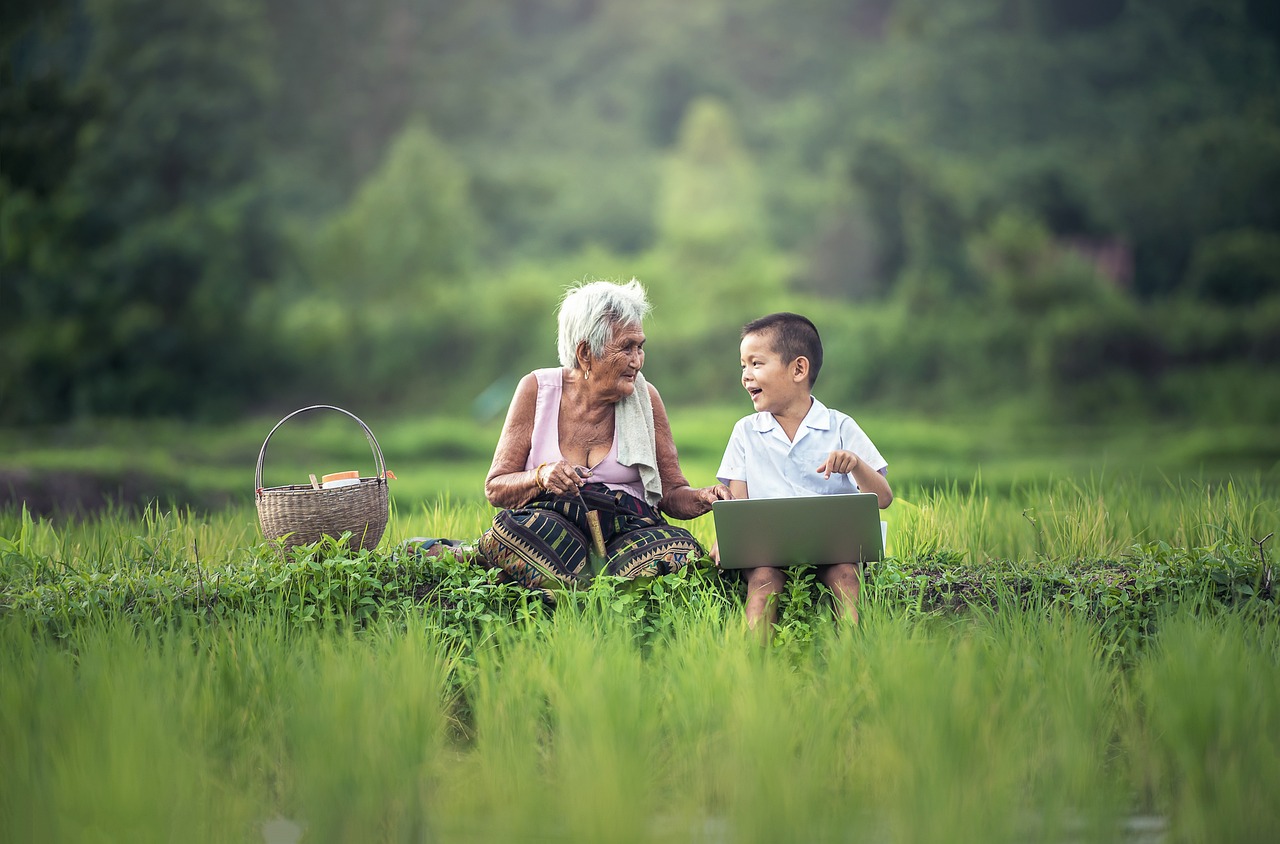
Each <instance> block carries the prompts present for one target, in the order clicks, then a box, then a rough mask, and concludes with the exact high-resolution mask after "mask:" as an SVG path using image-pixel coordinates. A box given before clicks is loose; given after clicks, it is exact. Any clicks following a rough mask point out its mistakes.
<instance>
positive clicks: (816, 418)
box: [755, 396, 831, 434]
mask: <svg viewBox="0 0 1280 844" xmlns="http://www.w3.org/2000/svg"><path fill="white" fill-rule="evenodd" d="M809 398H810V399H811V403H810V405H809V412H808V413H806V414H805V415H804V419H803V420H801V422H800V427H801V428H812V429H814V430H816V431H827V430H830V429H831V414H830V413H828V412H827V406H826V405H825V404H823V403H822V402H820V401H818V397H817V396H810V397H809ZM777 427H778V420H777V419H774V418H773V414H772V413H768V412H765V413H757V414H756V419H755V429H756V431H758V432H760V433H761V434H764V433H767V432H769V431H772V430H773V429H774V428H777Z"/></svg>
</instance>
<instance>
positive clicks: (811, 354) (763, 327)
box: [742, 311, 822, 389]
mask: <svg viewBox="0 0 1280 844" xmlns="http://www.w3.org/2000/svg"><path fill="white" fill-rule="evenodd" d="M748 334H770V335H772V337H773V350H774V351H775V352H777V353H778V354H780V355H782V360H783V361H784V362H785V363H790V362H791V361H793V360H795V359H796V358H798V357H805V358H808V359H809V388H810V389H812V388H813V385H814V382H815V381H817V380H818V370H820V369H822V338H821V337H819V336H818V328H817V326H815V325H814V324H813V323H812V322H810V321H809V320H808V319H807V318H805V317H802V316H800V314H793V313H788V312H785V311H784V312H782V313H777V314H769V315H768V316H762V317H760V318H759V319H754V320H752V321H751V322H749V323H747V324H746V325H744V326H742V336H743V337H746V336H747V335H748Z"/></svg>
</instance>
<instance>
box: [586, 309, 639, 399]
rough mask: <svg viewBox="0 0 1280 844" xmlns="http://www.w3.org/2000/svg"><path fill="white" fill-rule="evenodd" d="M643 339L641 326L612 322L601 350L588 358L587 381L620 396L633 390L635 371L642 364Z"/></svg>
mask: <svg viewBox="0 0 1280 844" xmlns="http://www.w3.org/2000/svg"><path fill="white" fill-rule="evenodd" d="M644 341H645V336H644V330H643V329H641V327H640V326H639V325H638V324H635V323H631V324H629V325H617V326H614V329H613V336H612V337H610V338H609V342H607V343H605V344H604V354H602V355H601V356H600V357H598V358H596V359H595V360H594V361H593V362H592V366H591V383H592V384H598V385H599V389H605V390H611V391H612V392H616V393H617V394H618V395H619V396H620V397H625V396H629V395H631V394H632V393H633V392H635V389H636V375H638V374H639V373H640V370H641V368H642V367H643V366H644Z"/></svg>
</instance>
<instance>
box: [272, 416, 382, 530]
mask: <svg viewBox="0 0 1280 844" xmlns="http://www.w3.org/2000/svg"><path fill="white" fill-rule="evenodd" d="M310 410H336V411H337V412H339V413H343V414H346V415H347V416H350V417H351V418H352V419H355V421H356V422H358V423H359V424H360V427H361V428H364V435H365V437H367V438H368V440H369V445H370V446H371V447H372V448H373V454H374V456H375V457H376V458H377V461H378V474H377V475H376V476H375V477H371V478H363V477H362V478H360V482H359V483H357V484H352V485H350V486H340V487H333V488H331V489H316V488H315V487H313V486H311V485H309V484H294V485H292V486H275V487H270V488H269V489H263V487H262V462H263V460H264V459H265V458H266V456H267V443H269V442H271V437H272V436H273V435H274V434H275V432H276V431H278V430H279V429H280V426H281V425H283V424H284V423H286V422H288V421H289V420H290V419H292V418H293V417H295V416H297V415H298V414H300V413H306V412H307V411H310ZM253 488H254V490H255V491H256V495H255V497H256V499H257V503H258V521H259V522H260V523H261V524H262V534H263V535H264V536H265V537H266V538H267V539H271V540H281V542H282V544H283V545H284V547H285V548H292V547H294V546H295V545H308V544H310V543H312V542H316V541H318V540H319V539H320V537H322V536H332V537H335V538H336V537H340V536H342V534H343V533H345V532H347V531H350V532H351V542H352V544H353V545H357V544H358V547H360V548H365V549H368V550H372V549H374V548H376V547H377V545H378V542H379V541H380V540H381V539H382V532H383V531H384V530H386V529H387V517H388V515H389V513H390V506H389V503H388V495H387V466H386V463H385V462H384V461H383V459H382V449H381V448H379V446H378V441H377V440H376V439H374V437H373V432H372V431H370V430H369V426H368V425H366V424H364V422H362V421H361V420H360V419H359V417H357V416H356V415H355V414H353V413H350V412H348V411H346V410H343V409H342V408H340V407H333V406H332V405H327V404H317V405H312V406H311V407H304V408H302V409H300V410H295V411H294V412H293V413H290V414H289V415H288V416H286V417H285V418H283V419H281V420H280V421H279V422H277V423H276V426H275V427H274V428H272V429H271V433H270V434H267V438H266V439H265V440H264V441H263V443H262V450H261V451H259V452H258V470H257V472H256V474H255V475H254V484H253Z"/></svg>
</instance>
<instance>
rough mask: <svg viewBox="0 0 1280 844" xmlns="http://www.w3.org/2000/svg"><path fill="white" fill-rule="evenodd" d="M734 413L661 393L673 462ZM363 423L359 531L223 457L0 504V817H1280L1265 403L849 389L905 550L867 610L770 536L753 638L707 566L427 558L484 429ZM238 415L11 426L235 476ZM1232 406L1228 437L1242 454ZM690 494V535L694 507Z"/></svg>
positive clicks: (223, 836) (360, 831)
mask: <svg viewBox="0 0 1280 844" xmlns="http://www.w3.org/2000/svg"><path fill="white" fill-rule="evenodd" d="M733 418H736V412H735V411H733V410H732V409H721V410H720V411H716V412H712V411H708V412H706V413H705V414H701V415H698V414H691V415H686V416H678V417H677V418H676V419H675V420H673V424H675V425H676V434H677V438H678V441H681V440H683V442H687V443H688V444H689V445H688V447H687V448H686V447H685V446H684V445H683V442H682V446H681V448H682V459H683V462H684V465H685V469H686V471H687V472H688V473H689V475H690V477H691V479H692V480H694V481H695V482H705V481H707V480H709V478H707V477H706V473H708V472H713V471H714V464H715V463H717V462H718V460H719V452H718V449H719V447H720V445H719V443H718V441H717V437H718V436H719V433H718V432H720V431H722V430H723V429H724V428H725V424H726V422H725V420H726V419H727V420H728V421H729V422H732V419H733ZM342 421H343V420H341V419H335V420H317V424H316V426H315V429H314V431H310V430H308V432H307V433H306V435H305V436H302V437H300V438H299V440H298V441H297V442H294V443H286V442H285V441H282V442H281V443H280V444H279V446H280V447H279V450H278V452H277V451H276V442H275V440H273V441H272V451H271V452H270V453H271V455H272V456H273V458H274V457H275V456H276V455H278V457H279V461H280V465H279V467H278V472H279V475H278V476H277V478H276V480H275V481H273V480H272V479H271V477H270V476H268V483H272V482H280V483H284V482H289V481H292V480H296V477H295V475H296V473H297V472H299V471H302V470H308V471H316V472H321V471H329V470H330V469H338V468H345V467H346V466H347V464H348V462H349V461H352V460H359V459H361V449H364V450H365V451H364V459H369V458H368V451H367V446H366V445H365V443H364V440H363V437H361V436H360V435H359V432H358V431H357V430H354V428H353V426H352V425H351V423H348V424H347V425H346V426H344V425H343V424H341V423H342ZM366 421H368V422H370V424H371V425H372V426H373V427H374V429H375V431H377V433H378V435H379V437H380V442H381V444H382V447H383V450H384V452H386V453H387V454H388V465H389V466H390V468H392V469H393V470H395V471H396V472H397V474H398V475H400V476H401V478H402V479H403V480H402V481H400V482H395V485H393V487H392V490H393V493H392V495H393V500H392V504H393V508H392V512H391V516H390V521H389V524H388V527H387V532H386V536H385V538H384V540H383V544H382V545H381V546H380V547H379V549H377V550H376V551H374V552H360V553H352V552H350V551H348V550H346V549H343V548H340V547H337V546H336V545H334V544H333V543H325V544H322V545H321V546H320V547H319V548H317V549H314V550H313V551H312V550H304V551H302V552H300V553H297V554H294V555H291V556H288V557H282V556H280V555H278V554H277V553H276V552H275V551H274V550H273V549H272V548H271V547H270V546H268V545H266V544H264V543H263V542H262V540H261V535H260V533H259V530H258V526H257V521H256V514H255V512H254V510H253V507H252V504H251V499H250V496H249V494H248V493H247V491H243V490H242V491H241V492H237V493H235V494H234V495H233V496H231V498H230V499H229V500H230V502H231V503H230V505H229V506H225V507H218V508H213V509H203V508H192V509H186V508H177V509H173V508H169V507H165V506H151V507H148V508H144V509H133V508H128V507H125V508H118V507H116V508H108V509H106V510H105V511H103V512H101V513H98V514H96V515H82V516H78V517H71V516H69V515H66V514H63V515H58V516H55V517H52V518H44V517H32V515H31V514H30V513H25V512H23V510H22V509H21V507H20V506H14V505H9V506H4V507H0V676H2V677H4V678H5V680H4V682H3V683H0V753H2V754H3V759H4V760H5V764H4V765H3V766H0V829H4V830H5V832H6V837H8V838H12V839H13V840H59V841H98V840H131V841H132V840H137V841H148V840H166V841H167V840H175V839H181V840H192V841H202V840H207V841H229V840H230V841H246V840H248V841H257V840H263V829H264V825H265V824H268V823H273V822H274V823H275V824H277V825H279V826H281V827H283V828H284V829H285V831H286V833H287V832H289V831H290V830H292V831H293V832H297V831H298V830H299V829H300V830H302V832H303V835H304V837H303V840H304V841H306V842H315V841H321V842H323V841H352V840H369V841H407V840H414V841H419V840H442V841H459V842H471V841H474V842H487V841H492V840H515V841H521V840H549V839H550V840H564V841H592V842H594V841H600V840H611V841H612V840H621V841H637V842H668V841H669V842H676V841H680V842H683V841H708V842H713V841H714V842H719V841H735V842H738V841H745V842H751V841H774V840H805V841H851V840H864V839H872V840H892V841H903V842H910V841H920V842H926V841H940V840H945V841H957V842H966V841H975V842H977V841H981V842H1002V841H1009V842H1022V841H1028V840H1035V841H1051V842H1075V841H1117V842H1133V841H1161V842H1166V841H1167V842H1184V841H1185V842H1201V841H1203V842H1219V841H1227V842H1231V841H1242V842H1244V841H1259V840H1270V839H1272V838H1275V837H1276V836H1277V833H1280V809H1278V808H1277V807H1278V805H1280V804H1277V803H1276V802H1275V800H1274V797H1273V795H1274V794H1276V793H1280V761H1277V760H1280V747H1277V739H1276V736H1278V735H1280V670H1278V669H1280V664H1278V663H1280V616H1278V615H1277V609H1276V607H1277V604H1276V586H1275V584H1274V569H1275V563H1276V559H1277V551H1276V547H1277V546H1276V545H1275V542H1276V540H1275V539H1274V537H1273V538H1272V539H1270V540H1266V539H1265V538H1266V537H1267V536H1268V535H1270V534H1274V533H1275V532H1276V530H1277V528H1280V496H1277V495H1276V488H1277V483H1276V475H1275V468H1274V467H1273V466H1270V465H1269V464H1267V462H1266V461H1267V459H1268V458H1266V457H1265V455H1266V453H1267V452H1266V447H1265V446H1264V445H1261V444H1260V443H1261V442H1262V440H1261V437H1255V434H1253V433H1248V434H1238V432H1237V434H1238V435H1237V434H1230V433H1229V432H1228V435H1227V436H1224V437H1219V438H1213V439H1212V441H1210V440H1209V439H1206V438H1204V437H1202V436H1201V435H1199V434H1196V433H1195V432H1181V433H1179V432H1177V431H1174V430H1159V429H1156V430H1154V431H1153V432H1152V433H1151V434H1150V436H1149V437H1146V438H1143V437H1141V436H1139V433H1138V432H1137V431H1136V430H1135V431H1134V432H1131V433H1129V434H1123V433H1122V434H1120V435H1117V436H1116V437H1113V438H1112V439H1111V440H1109V441H1107V442H1108V444H1107V445H1106V446H1105V447H1103V446H1100V445H1098V442H1099V441H1098V440H1097V436H1096V435H1097V432H1092V433H1091V432H1087V431H1081V430H1079V429H1075V430H1070V431H1058V432H1056V433H1055V432H1052V431H1048V430H1043V431H1039V432H1036V431H1032V430H1014V426H1011V425H1003V426H1002V425H1001V424H999V423H997V422H993V423H992V424H991V425H990V426H988V427H986V428H980V427H979V426H978V425H976V423H975V424H974V425H972V426H969V427H966V426H964V425H943V424H941V423H934V422H925V421H920V420H917V421H915V422H902V421H899V422H898V423H897V424H895V425H891V424H889V423H890V422H891V421H892V420H889V419H887V418H886V419H884V420H879V419H876V418H875V417H874V416H873V417H870V418H867V419H862V420H860V421H862V422H863V425H864V427H866V428H867V430H868V431H869V432H870V433H871V434H872V436H873V437H874V438H875V439H876V440H877V442H878V443H879V444H880V445H881V448H882V450H884V451H885V453H886V454H887V455H889V456H890V459H891V460H894V461H895V462H894V464H893V465H894V469H893V474H892V475H891V477H893V478H895V486H896V491H897V493H898V500H897V501H896V503H895V504H894V505H893V506H892V507H891V508H890V509H889V510H887V511H886V512H885V517H886V519H887V520H888V521H889V524H890V534H889V536H890V548H891V552H892V557H891V558H890V559H889V560H887V561H885V562H884V563H882V564H880V565H877V566H873V567H872V568H871V569H870V570H869V573H868V578H867V583H866V586H865V589H864V592H863V595H864V597H863V600H862V624H861V625H860V626H859V627H858V628H857V629H855V630H848V629H842V628H840V627H839V626H838V625H837V624H836V623H835V622H834V621H833V619H832V612H831V609H830V599H829V596H828V595H826V594H825V592H824V590H823V589H822V588H821V587H819V586H818V585H817V584H816V583H815V580H814V578H813V576H812V574H811V573H808V574H806V573H803V572H798V573H796V576H794V577H793V578H792V579H791V581H790V582H789V584H788V588H787V589H786V591H784V593H783V595H782V596H781V605H780V622H779V628H778V632H777V635H776V637H775V640H774V643H773V645H772V646H771V647H769V648H760V647H759V646H758V645H756V644H754V639H753V638H752V637H751V636H749V635H748V634H747V631H746V630H745V629H744V626H743V619H742V586H741V584H740V583H737V582H734V581H731V580H726V579H723V578H721V577H720V576H719V575H718V574H716V573H715V572H714V571H712V570H705V569H698V570H695V571H686V572H684V573H681V574H678V575H669V576H666V577H663V578H656V579H653V580H649V581H640V582H637V583H634V584H619V583H614V582H609V581H603V580H602V581H600V582H598V583H597V584H595V585H594V586H592V587H591V588H590V589H586V590H582V591H580V592H577V593H575V594H572V595H565V596H563V597H562V599H561V601H560V603H559V605H558V606H557V608H556V609H555V610H554V611H550V610H548V609H547V608H545V607H543V606H542V604H541V603H540V602H539V601H538V600H537V599H536V598H533V597H532V596H530V595H528V594H527V593H525V592H523V591H522V590H520V589H519V588H518V587H514V586H511V585H499V584H495V583H493V581H492V578H491V577H490V576H488V575H486V574H485V573H483V572H481V571H480V570H478V569H475V568H471V567H467V566H463V565H459V564H457V563H456V562H455V561H454V560H452V559H451V558H449V557H445V558H441V559H438V560H421V559H416V558H411V557H406V556H404V555H403V553H401V552H400V550H399V547H398V546H399V544H400V543H401V542H402V540H404V539H406V538H408V537H411V536H415V535H432V536H450V537H461V538H472V537H475V536H477V535H479V533H480V532H481V531H483V530H484V529H485V527H486V526H487V525H488V523H489V520H490V519H491V517H492V513H493V510H492V508H490V507H489V506H488V505H487V504H486V503H485V502H484V501H483V499H482V498H481V497H480V496H479V495H477V494H476V489H475V487H474V484H475V479H476V477H477V474H476V473H477V472H478V473H479V475H478V477H482V476H483V471H484V468H485V467H486V466H487V463H488V451H489V450H490V449H491V448H492V439H490V438H491V437H492V438H496V429H484V428H483V426H481V427H477V428H475V429H473V430H470V431H463V432H462V433H458V431H460V430H463V429H462V428H460V426H457V425H454V424H449V425H446V424H444V423H439V422H430V421H426V422H424V421H417V420H409V421H402V422H395V423H391V424H388V425H386V426H381V425H378V424H376V423H375V421H374V420H370V419H366ZM264 424H265V425H266V427H265V428H264V429H263V430H269V428H270V424H274V420H271V421H270V422H267V421H265V420H260V422H259V423H251V422H246V423H244V424H243V426H240V427H233V428H229V429H219V430H218V431H194V432H193V431H191V430H187V429H184V428H182V427H180V426H165V425H162V424H157V425H155V426H154V427H150V428H144V429H139V428H138V427H137V426H132V425H122V426H119V427H118V428H116V427H113V426H105V427H104V428H103V429H102V430H101V431H99V432H98V433H96V434H95V435H94V436H89V435H87V434H84V433H83V432H82V433H81V434H78V435H75V436H72V435H69V434H68V435H67V439H59V436H58V435H57V434H56V432H45V433H44V434H42V435H35V434H24V435H23V436H24V437H26V439H25V440H24V444H25V445H24V447H23V449H22V450H21V454H20V455H19V456H20V457H21V459H22V460H23V461H27V462H26V463H25V464H24V465H25V466H26V467H28V468H38V467H41V466H44V467H53V466H60V465H65V466H71V467H74V466H76V465H77V459H78V457H85V458H86V461H85V462H86V464H88V463H92V464H93V465H95V466H100V467H102V468H103V470H104V471H107V470H110V469H111V468H112V466H113V465H118V464H119V463H121V462H141V463H144V464H146V465H147V466H148V467H149V471H151V472H153V473H155V474H156V475H157V476H159V475H162V474H164V473H169V474H170V475H173V474H174V473H175V472H176V471H177V470H178V469H181V471H182V474H184V475H185V474H189V475H190V476H191V477H192V478H193V479H195V480H194V481H193V483H195V484H208V485H209V488H210V489H213V488H215V487H217V486H218V485H221V484H230V485H231V486H230V487H228V488H229V489H235V488H236V487H237V486H239V485H243V486H244V487H247V486H248V485H249V484H250V481H249V480H248V478H250V477H251V476H252V468H253V463H252V461H253V459H254V458H256V455H257V449H258V446H259V445H261V441H260V437H261V436H262V434H261V433H260V432H259V430H258V429H259V428H261V427H262V425H264ZM384 428H385V430H384ZM979 430H981V432H982V435H981V436H977V435H976V434H975V432H976V431H979ZM353 433H354V436H353ZM1250 437H1254V439H1250ZM255 438H258V441H257V442H251V440H253V439H255ZM352 440H354V443H353V442H351V441H352ZM132 442H146V443H147V446H146V448H135V447H133V446H132V445H130V443H132ZM193 442H195V443H198V446H191V448H190V450H189V451H182V450H181V447H183V444H190V443H193ZM1229 442H1236V443H1237V444H1238V443H1245V444H1246V446H1247V447H1243V446H1242V447H1241V448H1240V449H1239V454H1237V455H1236V457H1235V458H1232V457H1230V455H1227V454H1226V452H1224V451H1222V448H1225V447H1226V446H1225V445H1224V443H1229ZM1250 442H1252V443H1254V445H1253V446H1248V443H1250ZM1032 443H1040V446H1039V447H1038V448H1039V450H1035V449H1031V450H1030V451H1027V450H1028V449H1030V444H1032ZM1139 445H1141V446H1142V447H1141V448H1139ZM1211 446H1213V447H1215V448H1218V451H1217V452H1215V453H1214V454H1212V455H1211V456H1210V457H1211V459H1210V457H1206V458H1205V460H1201V458H1200V456H1205V455H1209V453H1210V450H1211ZM1020 450H1021V451H1020ZM246 453H247V454H248V457H247V458H246ZM1021 453H1032V454H1033V455H1034V457H1033V458H1032V459H1031V460H1025V459H1024V458H1023V457H1022V456H1020V454H1021ZM10 454H18V451H17V450H15V451H13V452H10ZM895 454H898V455H903V456H902V457H901V458H900V459H899V458H897V457H895V456H894V455H895ZM1240 454H1244V455H1245V457H1244V458H1240ZM393 455H394V457H393ZM1098 455H1104V456H1103V457H1098ZM1162 455H1163V456H1162ZM1198 455H1199V456H1198ZM89 458H91V459H89ZM1232 460H1243V463H1240V462H1235V463H1233V462H1232ZM95 461H97V462H95ZM113 461H114V462H113ZM147 461H152V462H151V463H147ZM913 461H914V462H913ZM931 461H932V463H931ZM273 465H274V464H273ZM356 465H360V464H356ZM929 465H934V466H935V467H938V468H937V469H936V471H933V470H927V469H926V468H924V467H927V466H929ZM707 466H710V468H709V469H708V468H705V467H707ZM1229 466H1230V467H1234V468H1232V470H1231V471H1226V469H1225V468H1224V467H1229ZM450 467H452V468H450ZM477 467H479V468H477ZM913 467H914V468H913ZM931 471H933V473H932V474H930V472H931ZM1024 472H1025V474H1024ZM224 474H225V477H223V475H224ZM236 478H238V479H239V480H236ZM455 483H456V484H457V486H456V490H458V491H454V490H455V487H454V486H453V484H455ZM685 524H686V525H687V526H688V527H689V528H690V529H691V530H692V531H693V532H694V533H695V535H696V536H698V538H699V539H700V540H702V541H703V542H704V543H706V544H709V543H710V542H711V541H712V540H713V539H714V528H713V525H712V523H711V520H710V519H709V518H702V519H697V520H693V521H690V522H687V523H685Z"/></svg>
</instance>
